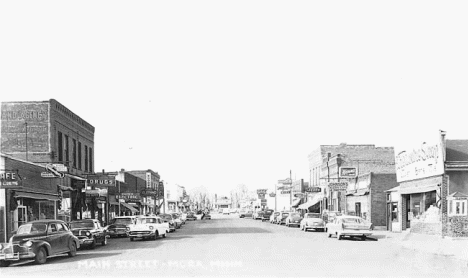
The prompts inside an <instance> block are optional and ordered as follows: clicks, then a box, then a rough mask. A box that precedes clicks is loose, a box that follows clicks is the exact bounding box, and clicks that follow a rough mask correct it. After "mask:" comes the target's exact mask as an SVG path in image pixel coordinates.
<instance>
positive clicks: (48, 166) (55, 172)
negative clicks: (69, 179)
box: [41, 163, 65, 179]
mask: <svg viewBox="0 0 468 278" xmlns="http://www.w3.org/2000/svg"><path fill="white" fill-rule="evenodd" d="M45 170H46V171H47V172H48V173H51V174H53V175H54V176H55V177H56V178H61V179H63V178H64V177H65V174H64V173H62V172H60V171H59V170H57V168H56V167H55V166H54V164H50V163H48V164H46V166H45ZM41 177H44V178H45V177H46V176H43V175H42V173H41ZM47 178H49V177H47Z"/></svg>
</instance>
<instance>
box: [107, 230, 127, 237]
mask: <svg viewBox="0 0 468 278" xmlns="http://www.w3.org/2000/svg"><path fill="white" fill-rule="evenodd" d="M107 233H108V234H109V236H111V237H113V236H126V235H127V231H126V230H116V231H112V230H109V231H107Z"/></svg>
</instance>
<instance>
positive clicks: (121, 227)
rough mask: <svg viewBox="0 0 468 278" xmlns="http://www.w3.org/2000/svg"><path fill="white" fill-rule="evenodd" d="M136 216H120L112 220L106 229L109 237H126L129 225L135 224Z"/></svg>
mask: <svg viewBox="0 0 468 278" xmlns="http://www.w3.org/2000/svg"><path fill="white" fill-rule="evenodd" d="M134 221H135V216H118V217H116V218H114V219H112V220H111V221H110V224H109V225H107V226H106V227H105V228H104V229H105V230H106V231H107V234H108V235H109V237H126V236H127V227H128V226H129V225H132V224H134Z"/></svg>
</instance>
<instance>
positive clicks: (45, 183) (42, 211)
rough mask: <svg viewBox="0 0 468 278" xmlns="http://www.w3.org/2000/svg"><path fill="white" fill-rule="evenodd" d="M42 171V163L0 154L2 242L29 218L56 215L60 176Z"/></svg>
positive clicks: (46, 217) (49, 217) (0, 233)
mask: <svg viewBox="0 0 468 278" xmlns="http://www.w3.org/2000/svg"><path fill="white" fill-rule="evenodd" d="M43 172H45V169H44V166H42V165H39V164H36V163H32V162H28V161H24V160H19V159H16V158H13V157H10V156H7V155H3V154H2V155H1V159H0V175H1V181H0V214H1V216H2V221H1V222H2V223H1V225H0V240H2V241H3V242H6V241H7V240H8V239H9V238H10V236H11V235H12V232H13V231H16V230H17V229H18V227H19V226H20V225H22V224H24V223H26V222H28V221H32V220H37V219H56V218H57V208H58V205H59V204H60V201H61V196H60V194H59V192H60V190H59V186H60V183H61V181H62V179H61V178H59V177H55V176H54V177H52V176H48V175H45V174H41V173H43Z"/></svg>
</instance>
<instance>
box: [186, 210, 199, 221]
mask: <svg viewBox="0 0 468 278" xmlns="http://www.w3.org/2000/svg"><path fill="white" fill-rule="evenodd" d="M186 218H187V221H195V220H197V216H196V215H195V213H194V212H193V211H189V212H187V217H186Z"/></svg>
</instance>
